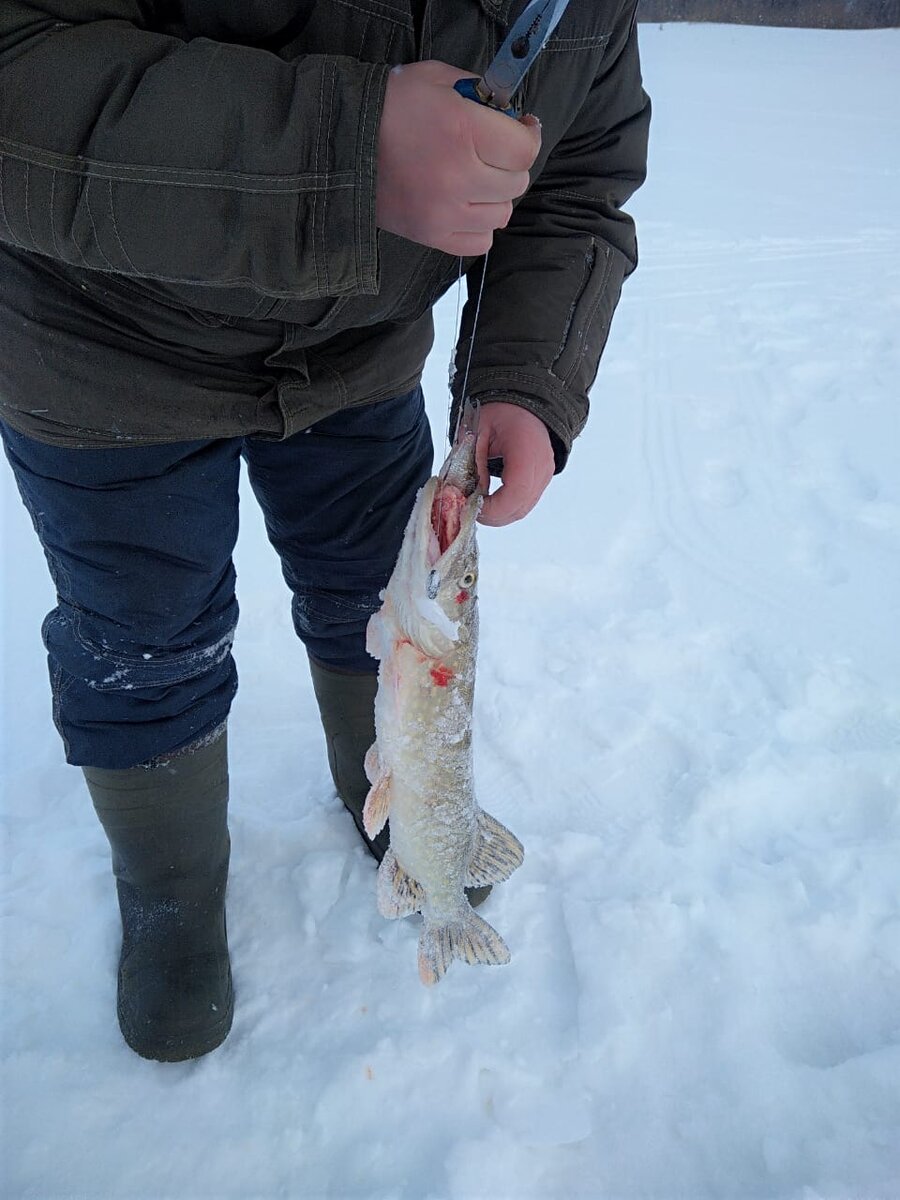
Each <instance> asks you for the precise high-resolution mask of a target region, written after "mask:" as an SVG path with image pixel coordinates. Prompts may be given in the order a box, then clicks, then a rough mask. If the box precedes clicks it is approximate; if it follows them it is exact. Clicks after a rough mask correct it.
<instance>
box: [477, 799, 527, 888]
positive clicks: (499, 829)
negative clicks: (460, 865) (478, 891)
mask: <svg viewBox="0 0 900 1200" xmlns="http://www.w3.org/2000/svg"><path fill="white" fill-rule="evenodd" d="M524 857H525V850H524V847H523V846H522V843H521V842H520V841H519V839H518V838H517V837H516V835H515V834H514V833H510V831H509V830H508V829H507V828H506V826H505V825H501V824H500V822H499V821H498V820H497V819H496V818H495V817H492V816H490V814H488V813H486V812H484V810H483V809H481V810H479V813H478V840H477V841H476V843H475V852H474V854H473V855H472V861H471V862H470V863H469V867H468V871H467V872H466V887H484V886H485V884H488V883H502V882H503V880H504V879H509V877H510V875H512V873H513V871H515V869H516V867H520V866H521V865H522V860H523V859H524Z"/></svg>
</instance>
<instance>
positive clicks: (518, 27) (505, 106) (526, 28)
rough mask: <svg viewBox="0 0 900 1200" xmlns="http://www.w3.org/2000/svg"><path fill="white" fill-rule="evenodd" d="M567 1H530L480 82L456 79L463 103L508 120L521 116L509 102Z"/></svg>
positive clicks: (553, 27) (556, 23)
mask: <svg viewBox="0 0 900 1200" xmlns="http://www.w3.org/2000/svg"><path fill="white" fill-rule="evenodd" d="M568 3H569V0H531V3H530V4H529V5H528V6H527V7H526V8H525V10H524V12H523V13H522V15H521V16H520V17H519V19H518V20H517V21H516V22H515V23H514V24H513V26H512V28H511V29H510V31H509V33H508V34H507V35H506V38H505V40H504V42H503V45H502V46H501V47H500V49H499V50H498V51H497V56H496V57H495V59H494V61H493V62H492V63H491V65H490V66H489V67H488V69H487V70H486V71H485V73H484V75H483V76H482V78H481V79H460V80H458V82H457V83H455V84H454V87H455V88H456V91H457V92H459V94H460V95H461V96H464V97H465V98H466V99H467V100H474V101H475V102H476V103H477V104H486V105H488V106H489V107H490V108H495V109H497V111H498V112H502V113H506V115H507V116H508V117H518V116H520V115H521V112H520V111H519V109H518V108H517V106H515V105H513V103H512V100H513V97H514V96H515V94H516V93H517V92H518V90H519V88H520V87H521V86H522V81H523V80H524V78H525V76H526V75H527V74H528V71H529V69H530V68H531V65H532V64H533V62H534V60H535V59H536V58H537V56H538V55H539V54H540V52H541V51H542V50H543V48H544V46H545V45H546V44H547V40H548V38H549V37H550V34H551V33H552V32H553V30H554V29H555V28H556V26H557V25H558V24H559V21H560V18H561V17H562V15H563V13H564V12H565V11H566V7H567V5H568Z"/></svg>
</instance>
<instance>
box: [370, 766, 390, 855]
mask: <svg viewBox="0 0 900 1200" xmlns="http://www.w3.org/2000/svg"><path fill="white" fill-rule="evenodd" d="M366 764H367V767H368V756H367V759H366ZM391 779H392V776H391V773H390V771H382V773H381V774H380V775H379V776H378V778H377V779H375V781H374V782H373V783H372V786H371V787H370V788H369V794H368V796H366V802H365V804H364V805H363V828H364V829H365V831H366V833H367V834H368V835H369V837H370V838H372V839H373V840H374V839H375V838H376V837H377V836H378V834H379V833H381V831H382V829H384V826H385V823H386V821H387V819H388V814H389V813H390V809H391Z"/></svg>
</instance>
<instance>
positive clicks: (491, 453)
mask: <svg viewBox="0 0 900 1200" xmlns="http://www.w3.org/2000/svg"><path fill="white" fill-rule="evenodd" d="M489 457H502V459H503V475H502V482H501V486H500V487H499V488H498V489H497V491H496V492H494V493H493V494H492V495H488V496H486V497H485V500H484V504H483V506H482V510H481V515H480V516H479V518H478V519H479V521H480V522H481V524H482V525H493V526H500V525H510V524H512V522H513V521H519V520H521V519H522V517H525V516H527V515H528V513H530V512H531V510H532V509H533V508H534V506H535V505H536V504H537V502H538V500H539V499H540V498H541V496H542V495H543V493H544V491H545V489H546V487H547V485H548V484H549V482H550V480H551V479H552V478H553V473H554V470H555V460H554V456H553V447H552V445H551V443H550V435H549V433H548V432H547V427H546V425H544V423H543V421H541V420H540V418H539V417H536V416H535V415H534V413H531V412H529V411H528V410H527V409H524V408H522V407H520V406H519V405H516V404H508V403H505V402H502V401H492V402H490V403H487V404H484V405H482V407H481V413H480V417H479V422H478V437H477V439H476V442H475V462H476V465H477V467H478V477H479V483H480V486H481V490H482V491H483V492H487V490H488V486H489V482H490V480H489V475H488V465H487V464H488V458H489Z"/></svg>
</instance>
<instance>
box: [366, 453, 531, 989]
mask: <svg viewBox="0 0 900 1200" xmlns="http://www.w3.org/2000/svg"><path fill="white" fill-rule="evenodd" d="M481 504H482V496H481V495H480V493H479V491H478V473H477V469H476V466H475V437H474V434H472V433H469V432H467V433H465V434H464V435H463V436H462V437H461V438H460V440H459V441H458V443H457V445H456V446H455V447H454V449H453V450H451V452H450V456H449V458H448V459H447V462H446V463H445V464H444V466H443V468H442V469H441V472H440V474H439V475H436V476H433V477H432V478H431V479H429V481H428V482H427V483H426V484H425V486H424V487H423V488H421V490H420V491H419V494H418V496H417V498H416V503H415V506H414V507H413V511H412V515H411V516H410V518H409V522H408V524H407V527H406V532H405V534H404V536H403V544H402V546H401V548H400V553H399V555H398V557H397V563H396V566H395V567H394V572H393V574H392V575H391V578H390V581H389V583H388V585H387V587H386V589H385V590H384V592H383V593H382V606H381V608H380V609H379V611H378V612H377V613H375V614H374V616H373V617H372V618H371V619H370V621H369V626H368V630H367V646H368V649H369V653H370V654H372V655H374V656H375V657H376V658H377V659H379V660H380V664H381V665H380V667H379V672H378V693H377V695H376V698H375V732H376V740H375V743H374V745H373V746H372V748H371V749H370V750H369V753H368V755H367V756H366V774H367V775H368V778H369V782H370V784H371V788H370V790H369V794H368V797H367V799H366V804H365V808H364V810H363V823H364V825H365V829H366V833H367V834H368V835H369V837H370V838H374V837H375V836H376V834H378V833H379V832H380V830H381V829H383V828H384V825H385V823H386V821H387V820H388V817H390V837H391V842H390V849H389V850H388V851H387V853H386V854H385V856H384V859H383V861H382V863H381V865H380V866H379V868H378V886H377V899H378V910H379V912H380V913H381V914H382V916H385V917H404V916H407V915H409V914H410V913H414V912H420V913H421V914H422V916H423V918H424V923H423V927H422V933H421V936H420V938H419V976H420V978H421V980H422V982H423V983H425V984H433V983H436V982H437V981H438V980H439V979H440V978H441V977H442V976H443V975H444V973H445V972H446V970H447V968H448V967H449V965H450V963H451V962H452V961H453V959H455V958H459V959H463V960H464V961H466V962H469V963H505V962H509V949H508V948H507V945H506V943H505V942H504V940H503V938H502V937H501V936H500V934H499V933H497V931H496V930H495V929H493V928H492V926H490V925H489V924H488V923H487V921H485V920H484V919H483V918H482V917H480V916H479V915H478V914H477V913H476V912H475V911H474V910H473V908H472V906H471V905H470V904H469V901H468V899H467V898H466V893H465V888H467V887H481V886H483V885H485V884H489V883H490V884H493V883H499V882H501V881H502V880H504V879H508V878H509V876H510V875H511V874H512V872H513V871H514V870H515V869H516V867H518V866H519V865H520V864H521V862H522V858H523V853H524V852H523V849H522V844H521V842H519V840H518V839H517V838H516V837H514V835H513V834H512V833H510V831H509V830H508V829H506V828H505V826H503V825H501V824H500V822H499V821H497V820H495V819H494V818H493V817H491V816H489V815H488V814H487V813H486V812H484V810H483V809H481V808H480V807H479V806H478V803H477V801H476V799H475V792H474V784H473V771H472V701H473V697H474V691H475V658H476V652H477V649H478V605H477V582H478V547H477V543H476V529H477V526H476V518H477V516H478V513H479V511H480V508H481Z"/></svg>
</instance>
